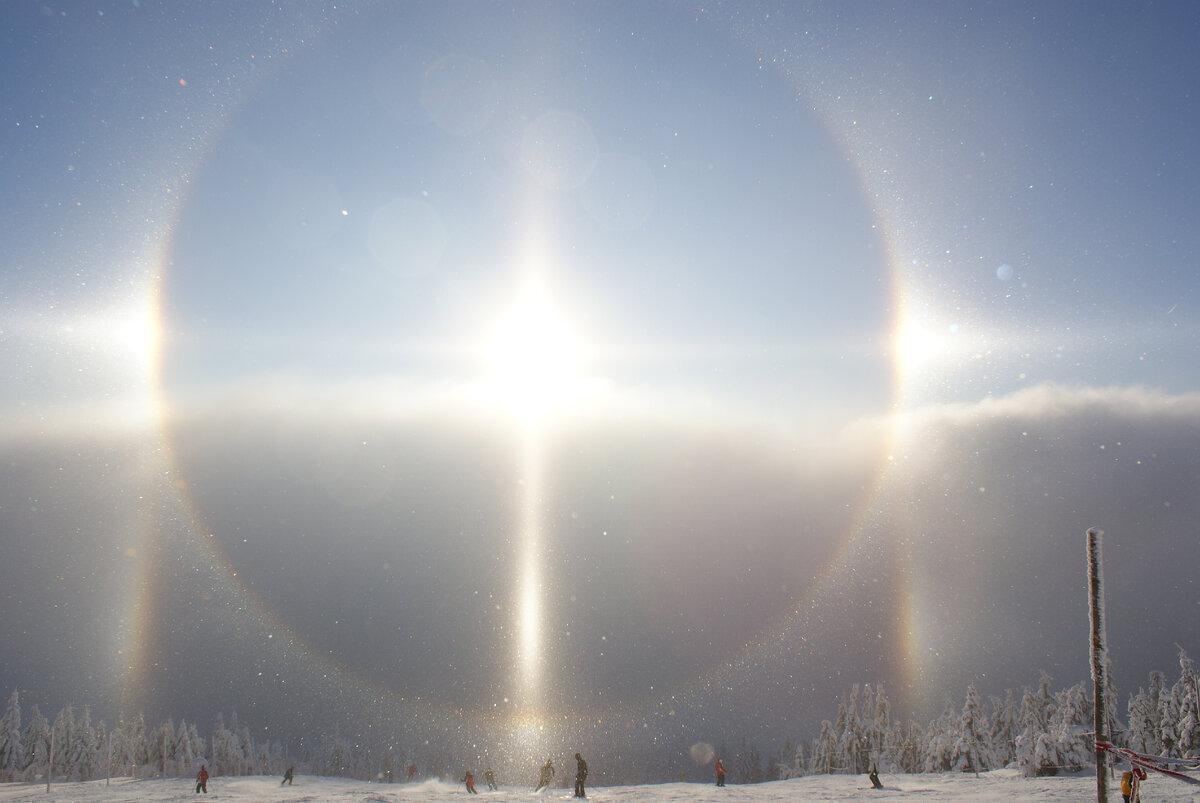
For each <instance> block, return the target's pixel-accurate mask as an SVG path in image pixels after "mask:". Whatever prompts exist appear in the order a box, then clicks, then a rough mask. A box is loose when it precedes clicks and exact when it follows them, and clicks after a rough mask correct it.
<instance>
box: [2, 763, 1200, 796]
mask: <svg viewBox="0 0 1200 803" xmlns="http://www.w3.org/2000/svg"><path fill="white" fill-rule="evenodd" d="M883 781H884V784H885V785H886V788H884V789H880V790H873V789H870V788H869V787H870V783H869V782H868V781H867V778H866V776H851V775H822V776H809V777H806V778H796V779H793V780H788V781H775V782H772V783H763V784H755V785H752V786H738V785H731V786H727V787H725V788H724V789H718V788H716V787H715V786H713V785H710V784H695V783H667V784H657V785H649V786H614V787H601V788H597V789H593V790H589V794H588V797H589V799H590V800H591V801H594V802H595V803H602V802H603V801H616V802H619V803H634V801H638V802H639V803H640V802H641V801H647V803H676V801H688V803H757V802H758V801H762V802H763V803H767V802H768V801H776V800H787V801H837V800H870V801H877V803H889V802H890V801H900V800H921V801H923V803H940V801H967V803H980V802H981V801H1005V802H1006V803H1013V802H1015V801H1019V802H1020V803H1027V802H1028V801H1040V800H1048V801H1072V803H1080V802H1081V801H1090V800H1095V799H1096V778H1095V776H1094V775H1092V776H1088V775H1079V776H1072V777H1066V778H1023V777H1021V776H1020V775H1019V774H1018V773H1017V772H1016V771H1014V770H998V771H996V772H989V773H985V774H983V775H980V776H978V777H977V776H975V775H971V774H969V773H951V774H944V775H896V776H885V777H884V778H883ZM208 786H209V793H208V795H207V796H203V795H197V794H196V793H195V791H194V789H195V782H194V781H190V780H188V779H186V778H178V779H168V780H157V779H155V780H144V781H133V780H128V779H121V780H114V781H112V782H111V784H107V785H106V784H105V782H104V781H89V782H87V783H61V784H53V785H52V786H51V789H50V794H46V785H45V783H40V784H0V801H16V800H30V801H32V800H37V801H44V802H46V803H65V802H66V801H72V803H117V801H144V802H145V803H157V802H160V801H161V802H165V801H179V800H195V799H198V798H204V799H209V800H225V801H230V800H232V801H272V802H277V803H316V801H330V802H331V803H392V801H395V802H396V803H402V802H403V801H440V800H444V801H449V800H462V799H464V798H465V797H467V793H466V790H465V789H464V787H463V786H462V784H457V785H453V784H448V783H442V782H439V781H425V782H423V783H414V784H372V783H366V782H364V781H350V780H345V779H342V778H315V777H311V776H297V777H296V782H295V785H294V786H280V785H279V779H278V778H266V777H251V778H245V777H236V778H213V779H211V780H210V781H209V784H208ZM1110 787H1111V788H1110V790H1109V799H1110V800H1111V801H1114V803H1119V801H1120V800H1121V795H1120V790H1119V788H1118V785H1117V784H1116V783H1115V782H1114V783H1113V784H1111V785H1110ZM478 798H479V799H480V800H481V801H483V800H487V801H492V802H493V803H499V802H500V801H545V802H546V803H549V801H558V800H573V797H572V796H571V790H569V789H563V788H556V789H550V790H544V791H542V792H540V793H537V794H534V793H533V792H532V791H531V790H530V789H529V788H528V787H511V786H509V787H501V788H500V790H499V791H495V792H491V791H487V789H486V786H485V787H484V788H483V789H481V790H480V792H479V795H478ZM1142 800H1143V801H1145V803H1168V802H1169V803H1180V802H1181V801H1187V802H1188V803H1200V787H1196V786H1189V785H1187V784H1184V783H1181V782H1179V781H1175V780H1172V779H1169V778H1151V779H1150V781H1149V782H1148V784H1147V785H1146V786H1145V787H1143V795H1142Z"/></svg>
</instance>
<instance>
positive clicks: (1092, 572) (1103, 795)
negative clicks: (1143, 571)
mask: <svg viewBox="0 0 1200 803" xmlns="http://www.w3.org/2000/svg"><path fill="white" fill-rule="evenodd" d="M1100 535H1101V532H1100V531H1099V530H1097V529H1096V528H1094V527H1093V528H1092V529H1090V530H1088V531H1087V566H1088V617H1089V618H1090V619H1091V623H1092V684H1093V687H1094V691H1093V696H1094V698H1095V700H1096V708H1095V716H1094V717H1093V724H1094V726H1095V731H1096V742H1097V743H1099V742H1107V741H1108V736H1107V735H1106V734H1105V732H1104V729H1105V724H1104V723H1105V713H1104V690H1105V689H1106V688H1108V682H1107V680H1106V678H1105V672H1106V671H1107V666H1108V651H1107V647H1105V645H1104V592H1103V590H1102V589H1101V588H1100ZM1096 800H1097V801H1098V803H1108V773H1107V771H1106V768H1105V761H1104V751H1103V750H1101V749H1100V748H1099V747H1098V746H1097V748H1096Z"/></svg>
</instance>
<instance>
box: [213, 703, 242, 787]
mask: <svg viewBox="0 0 1200 803" xmlns="http://www.w3.org/2000/svg"><path fill="white" fill-rule="evenodd" d="M232 719H233V722H234V723H235V724H236V722H237V719H236V715H235V716H234V717H233V718H232ZM210 741H211V742H212V755H211V756H209V761H210V762H211V765H210V766H209V768H208V771H209V772H211V773H212V774H213V775H240V774H241V772H242V763H243V762H242V745H241V742H240V741H239V740H238V737H237V734H236V733H235V732H234V731H232V730H230V729H229V728H227V727H225V718H224V716H222V715H221V714H217V720H216V723H215V724H214V725H213V732H212V738H211V740H210Z"/></svg>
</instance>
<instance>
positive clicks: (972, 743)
mask: <svg viewBox="0 0 1200 803" xmlns="http://www.w3.org/2000/svg"><path fill="white" fill-rule="evenodd" d="M989 753H990V749H989V746H988V723H987V714H986V712H985V711H984V710H983V701H982V700H980V699H979V692H978V691H977V690H976V689H975V684H974V683H972V684H971V685H969V686H967V699H966V701H964V702H963V707H962V713H961V715H960V716H959V720H958V738H957V739H956V740H955V741H954V747H953V748H952V750H951V753H950V766H951V767H952V768H953V769H955V770H958V771H960V772H973V773H975V774H976V775H978V774H979V772H980V771H981V770H989V769H991V767H990V766H988V764H987V758H986V757H987V755H988V754H989Z"/></svg>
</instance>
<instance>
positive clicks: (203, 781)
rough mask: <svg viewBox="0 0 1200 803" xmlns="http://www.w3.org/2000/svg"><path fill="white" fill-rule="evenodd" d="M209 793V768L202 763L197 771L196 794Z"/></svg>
mask: <svg viewBox="0 0 1200 803" xmlns="http://www.w3.org/2000/svg"><path fill="white" fill-rule="evenodd" d="M201 792H203V793H204V794H206V795H207V794H208V770H207V769H206V768H205V767H204V765H203V764H201V765H200V771H199V772H197V773H196V794H200V793H201Z"/></svg>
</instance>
